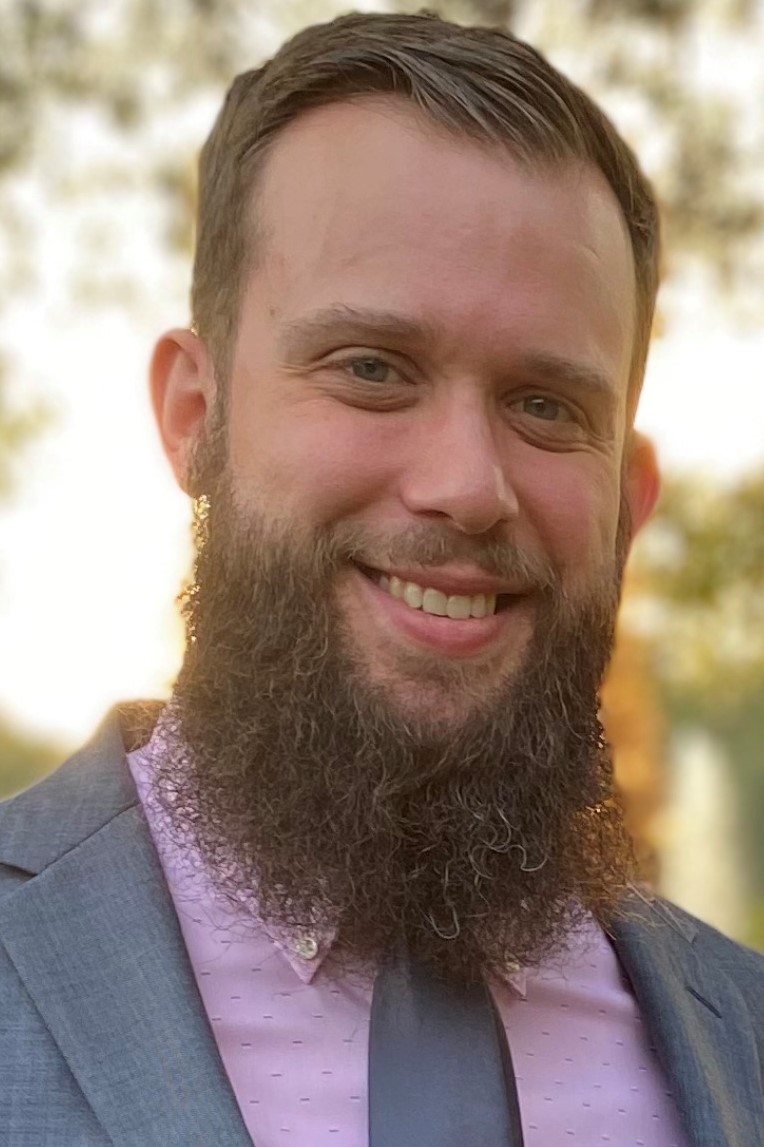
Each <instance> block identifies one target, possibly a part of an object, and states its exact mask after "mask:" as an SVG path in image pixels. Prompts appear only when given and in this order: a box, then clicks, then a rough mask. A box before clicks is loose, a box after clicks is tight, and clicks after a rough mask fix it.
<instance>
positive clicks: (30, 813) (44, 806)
mask: <svg viewBox="0 0 764 1147" xmlns="http://www.w3.org/2000/svg"><path fill="white" fill-rule="evenodd" d="M144 704H145V703H136V706H135V707H136V708H137V706H138V705H144ZM133 708H134V707H130V708H128V709H127V713H128V719H129V717H130V716H131V713H132V711H133ZM141 711H143V710H141ZM153 716H154V719H155V716H156V714H153ZM132 747H133V746H132V744H131V741H130V739H128V738H127V737H126V735H125V713H124V709H123V708H122V707H118V708H116V709H114V710H112V712H111V713H110V714H109V715H108V716H107V717H106V719H105V720H104V721H103V723H102V724H101V726H100V727H99V729H98V730H97V732H96V734H95V735H94V736H93V737H92V738H91V740H90V741H89V742H88V743H87V744H86V745H85V746H84V747H83V748H82V749H80V750H79V751H78V752H76V753H75V754H74V755H73V756H72V757H70V758H69V759H68V760H67V761H65V762H64V764H63V765H61V766H60V767H59V768H58V769H56V770H55V772H53V773H51V774H50V775H49V776H47V777H45V778H44V779H43V780H41V781H39V782H38V783H37V784H36V785H34V786H33V787H32V788H29V789H26V790H25V791H24V792H21V793H19V794H18V795H17V796H14V797H11V798H10V799H8V800H6V801H4V802H2V803H1V804H0V865H5V867H6V869H7V870H14V869H15V870H16V871H17V873H18V872H21V873H25V874H26V875H27V876H29V875H35V874H37V873H39V872H41V871H42V870H43V869H44V868H46V867H47V866H48V865H49V864H51V863H53V862H54V861H55V860H57V859H58V858H59V857H61V856H63V855H64V853H66V852H67V851H69V850H70V849H71V848H74V847H75V846H76V845H77V844H79V843H80V842H81V841H83V840H85V839H86V838H87V837H88V836H90V835H92V834H93V833H94V832H97V831H98V830H99V829H100V828H102V827H103V825H104V824H106V823H107V822H108V821H109V820H111V819H112V818H113V817H114V816H117V815H118V814H119V813H120V812H122V811H124V810H125V809H126V808H129V807H130V806H131V805H133V804H135V803H136V801H137V799H138V794H137V792H136V789H135V785H134V783H133V779H132V775H131V773H130V768H129V765H128V762H127V753H128V752H129V751H130V749H131V748H132ZM6 877H7V873H6Z"/></svg>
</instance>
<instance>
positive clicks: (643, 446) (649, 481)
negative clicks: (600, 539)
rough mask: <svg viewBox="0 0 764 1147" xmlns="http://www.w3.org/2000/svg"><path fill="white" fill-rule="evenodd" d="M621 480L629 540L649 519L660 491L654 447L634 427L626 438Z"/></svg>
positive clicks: (631, 540)
mask: <svg viewBox="0 0 764 1147" xmlns="http://www.w3.org/2000/svg"><path fill="white" fill-rule="evenodd" d="M623 480H624V492H625V495H626V500H627V502H628V504H629V509H630V510H631V538H630V542H633V541H634V538H635V537H636V535H637V534H638V533H639V531H640V530H641V529H642V527H643V526H644V525H645V523H646V522H647V521H649V519H650V517H651V515H652V513H653V510H654V509H655V506H656V503H657V501H658V498H659V497H660V492H661V477H660V469H659V466H658V458H657V455H656V452H655V446H654V445H653V443H652V442H651V441H650V439H649V438H647V437H646V436H645V435H644V434H641V433H640V432H639V431H638V430H632V431H631V432H630V433H629V436H628V438H627V440H626V446H625V457H624V467H623Z"/></svg>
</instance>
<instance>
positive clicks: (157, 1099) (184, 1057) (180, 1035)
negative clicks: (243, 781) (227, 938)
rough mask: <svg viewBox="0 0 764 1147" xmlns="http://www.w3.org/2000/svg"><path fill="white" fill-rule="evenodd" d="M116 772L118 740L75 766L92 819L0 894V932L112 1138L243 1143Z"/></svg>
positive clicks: (121, 763)
mask: <svg viewBox="0 0 764 1147" xmlns="http://www.w3.org/2000/svg"><path fill="white" fill-rule="evenodd" d="M109 735H111V736H112V737H113V728H111V729H110V733H109ZM92 747H93V746H92V745H91V746H90V747H89V750H87V751H90V750H92ZM87 763H88V762H87V761H85V762H83V764H85V765H87ZM91 763H92V762H91ZM72 764H76V760H75V761H74V762H72ZM67 767H69V766H67ZM126 771H127V766H126V763H125V760H124V751H123V752H122V754H121V759H120V758H119V757H117V758H116V759H115V757H114V756H113V755H112V756H110V757H109V758H108V760H105V759H103V758H102V760H101V763H100V764H98V765H96V767H95V768H92V769H91V768H87V767H85V768H83V770H82V773H83V774H85V775H86V776H87V777H88V780H89V783H90V784H91V786H92V787H93V788H94V789H95V790H96V791H98V792H99V793H100V794H101V798H102V799H100V798H99V799H100V804H101V809H100V814H101V815H100V816H99V818H98V819H100V822H101V823H100V825H99V826H98V827H97V828H93V831H92V832H91V833H90V835H88V836H86V837H85V838H84V839H80V841H79V842H78V843H75V844H73V846H72V847H70V848H69V849H68V850H67V851H66V852H64V853H63V855H60V856H59V857H58V859H56V860H54V861H53V862H52V863H50V864H48V865H47V867H45V868H44V870H43V871H42V872H40V873H39V875H37V876H35V877H33V878H32V879H30V880H28V881H27V882H26V883H24V884H23V885H22V886H21V887H20V888H19V889H18V890H17V891H16V892H14V893H13V894H12V895H10V896H9V897H8V898H7V899H6V900H5V901H3V902H2V903H1V904H0V935H1V936H2V937H3V943H4V944H5V947H6V948H7V951H8V954H9V955H10V958H11V960H12V961H13V963H14V965H15V967H16V969H17V971H18V973H19V975H20V977H21V979H22V980H23V982H24V985H25V987H26V989H27V991H28V992H29V994H30V996H31V997H32V999H33V1001H34V1003H35V1005H36V1007H37V1008H38V1010H39V1011H40V1013H41V1015H42V1016H43V1019H44V1020H45V1023H46V1025H47V1026H48V1029H49V1030H50V1032H51V1034H52V1036H53V1038H54V1039H55V1040H56V1042H57V1043H58V1046H59V1048H60V1050H61V1053H62V1055H63V1056H64V1058H65V1059H66V1061H67V1064H68V1065H69V1068H70V1069H71V1071H72V1073H73V1074H74V1076H75V1078H76V1079H77V1081H78V1083H79V1085H80V1087H81V1088H82V1091H83V1093H84V1095H85V1096H86V1098H87V1100H88V1102H89V1103H90V1105H91V1106H92V1108H93V1111H94V1112H95V1114H96V1116H97V1118H98V1119H99V1120H100V1121H101V1123H102V1125H103V1127H104V1129H105V1131H106V1132H107V1134H108V1135H109V1137H110V1139H111V1141H112V1142H113V1143H114V1144H115V1145H116V1147H123V1145H124V1147H126V1145H127V1144H130V1145H131V1147H132V1145H135V1144H139V1143H163V1144H168V1147H169V1145H175V1144H177V1145H178V1147H180V1145H181V1144H182V1145H183V1147H190V1145H192V1144H199V1145H202V1144H204V1145H207V1144H210V1143H215V1144H220V1145H224V1147H229V1145H230V1147H245V1145H247V1144H249V1145H250V1147H251V1139H250V1137H249V1135H248V1133H247V1131H246V1128H245V1126H244V1122H243V1120H242V1118H241V1114H240V1112H239V1109H238V1105H237V1103H236V1099H235V1097H234V1094H233V1091H232V1089H231V1087H230V1084H229V1082H228V1078H227V1076H226V1074H225V1071H224V1068H223V1065H222V1062H221V1060H220V1056H219V1053H218V1050H217V1046H216V1044H215V1040H214V1037H213V1035H212V1033H211V1031H210V1028H209V1026H208V1023H207V1019H206V1017H205V1015H204V1012H203V1008H202V1004H201V1000H200V997H199V994H198V991H197V988H196V983H195V980H194V976H193V971H192V969H191V966H190V963H189V960H188V956H187V953H186V949H185V945H184V942H183V938H182V935H181V932H180V928H179V925H178V921H177V917H176V914H175V910H174V908H173V905H172V901H171V899H170V897H169V893H168V891H167V888H166V885H165V881H164V877H163V874H162V870H161V867H160V864H159V861H158V858H157V856H156V852H155V850H154V846H153V844H152V842H151V839H150V836H149V833H148V829H147V827H146V825H145V822H144V820H143V816H142V813H141V810H140V807H139V806H138V805H137V804H136V803H135V792H134V789H133V791H132V801H131V803H129V804H128V806H127V807H124V806H125V803H126V802H125V800H124V796H125V784H126V782H125V776H124V773H125V772H126ZM109 772H111V776H112V782H111V788H109V785H108V782H107V779H106V776H107V774H108V773H109ZM70 775H71V776H74V772H72V773H71V774H70ZM56 783H58V784H59V785H60V784H61V782H60V781H58V782H56ZM74 783H75V782H73V784H74ZM76 783H79V781H78V782H76ZM25 795H26V794H25ZM30 795H31V794H30ZM71 795H72V802H73V804H74V805H75V806H76V800H77V794H76V793H72V794H71ZM112 798H114V803H116V807H117V810H118V811H116V813H115V815H113V816H112V817H111V818H110V819H107V820H106V823H104V820H103V814H104V813H105V812H106V811H107V810H108V806H109V801H110V799H112ZM91 807H92V806H91ZM66 808H67V806H66V805H59V806H58V808H57V810H56V815H57V816H58V817H59V818H60V817H61V816H62V814H63V812H64V810H65V809H66ZM112 811H113V809H112ZM48 813H49V816H50V818H51V826H50V827H51V833H53V831H54V826H53V823H52V819H53V811H52V809H49V810H48ZM89 815H92V813H91V814H89ZM43 819H44V818H43V817H42V816H38V817H37V822H36V826H35V830H34V831H35V833H36V834H39V833H42V832H43V831H44V825H43V824H42V821H43ZM29 823H30V822H27V825H29ZM11 827H12V826H11ZM91 827H93V826H91ZM38 839H39V837H38ZM3 851H4V853H6V855H5V856H4V859H6V860H7V861H8V860H10V858H9V857H8V856H7V850H5V849H4V850H3ZM11 862H12V861H11Z"/></svg>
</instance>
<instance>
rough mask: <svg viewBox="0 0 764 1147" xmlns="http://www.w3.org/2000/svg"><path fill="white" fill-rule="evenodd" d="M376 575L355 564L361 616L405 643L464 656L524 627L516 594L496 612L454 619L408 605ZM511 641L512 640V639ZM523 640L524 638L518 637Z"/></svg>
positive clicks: (499, 640) (522, 603) (506, 637)
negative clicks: (379, 581) (382, 584)
mask: <svg viewBox="0 0 764 1147" xmlns="http://www.w3.org/2000/svg"><path fill="white" fill-rule="evenodd" d="M379 576H380V575H379V573H378V571H375V570H372V569H368V567H367V569H365V570H361V568H360V567H359V568H358V577H357V579H356V584H357V586H358V588H359V591H360V594H361V600H362V603H363V612H364V617H366V618H371V620H372V621H373V622H376V625H377V626H378V627H379V628H381V630H382V632H383V633H387V634H397V635H398V636H399V637H400V638H402V639H403V640H404V641H405V642H406V643H407V644H411V645H413V646H415V647H419V648H422V649H424V650H426V651H429V652H436V653H440V654H441V655H444V656H447V657H467V656H470V655H477V654H479V653H481V652H484V651H488V650H489V649H491V647H496V646H497V645H499V643H500V642H502V641H507V640H509V635H510V633H512V631H513V630H514V629H515V628H516V627H517V626H519V627H520V629H519V631H518V633H517V637H518V638H521V637H522V635H523V631H524V630H525V628H526V620H527V619H526V618H525V612H526V611H525V610H524V608H523V605H524V601H523V598H522V597H521V596H519V595H507V602H506V603H505V605H504V608H503V609H502V610H501V611H500V612H499V611H497V612H496V613H494V614H491V615H489V616H486V617H469V618H466V619H464V620H454V619H452V618H451V617H442V616H435V615H433V614H431V613H426V612H424V611H423V610H422V609H417V608H412V607H411V606H410V605H407V604H406V602H405V601H402V600H401V599H400V598H397V597H393V596H392V595H391V594H390V593H389V592H388V591H387V590H385V589H382V588H380V586H379V585H377V584H376V580H375V579H376V578H378V577H379ZM513 644H514V642H513ZM522 644H524V641H522Z"/></svg>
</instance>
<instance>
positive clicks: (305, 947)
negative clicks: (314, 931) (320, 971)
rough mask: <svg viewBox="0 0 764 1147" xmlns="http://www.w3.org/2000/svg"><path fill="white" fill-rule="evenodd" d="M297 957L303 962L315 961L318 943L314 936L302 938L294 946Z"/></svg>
mask: <svg viewBox="0 0 764 1147" xmlns="http://www.w3.org/2000/svg"><path fill="white" fill-rule="evenodd" d="M294 948H295V952H296V953H297V955H298V956H302V958H303V960H315V958H316V956H317V955H318V941H317V940H316V939H315V937H314V936H302V937H301V938H300V939H299V940H298V941H297V943H296V944H295V946H294Z"/></svg>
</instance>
